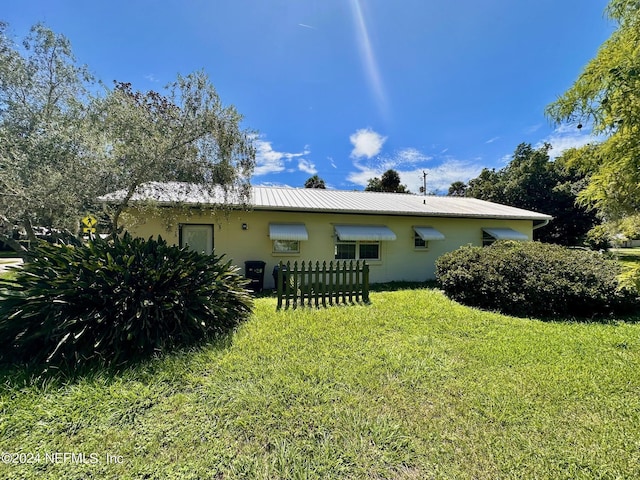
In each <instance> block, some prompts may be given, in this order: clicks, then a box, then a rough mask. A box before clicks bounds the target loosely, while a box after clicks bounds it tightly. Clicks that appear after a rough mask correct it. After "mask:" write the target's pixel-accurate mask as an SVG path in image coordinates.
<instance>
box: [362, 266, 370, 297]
mask: <svg viewBox="0 0 640 480" xmlns="http://www.w3.org/2000/svg"><path fill="white" fill-rule="evenodd" d="M362 301H363V302H365V303H369V264H368V263H367V262H366V261H365V262H362Z"/></svg>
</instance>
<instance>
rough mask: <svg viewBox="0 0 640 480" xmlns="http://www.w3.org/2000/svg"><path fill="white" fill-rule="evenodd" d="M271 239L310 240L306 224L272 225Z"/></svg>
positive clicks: (270, 228)
mask: <svg viewBox="0 0 640 480" xmlns="http://www.w3.org/2000/svg"><path fill="white" fill-rule="evenodd" d="M269 238H271V240H298V241H300V240H309V234H308V233H307V228H306V227H305V226H304V223H270V224H269Z"/></svg>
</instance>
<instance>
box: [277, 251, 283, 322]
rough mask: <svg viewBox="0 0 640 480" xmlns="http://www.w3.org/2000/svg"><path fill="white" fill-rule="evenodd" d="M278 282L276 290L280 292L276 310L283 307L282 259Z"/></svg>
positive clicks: (279, 266)
mask: <svg viewBox="0 0 640 480" xmlns="http://www.w3.org/2000/svg"><path fill="white" fill-rule="evenodd" d="M276 283H277V285H276V290H277V292H278V306H277V307H276V310H280V309H281V308H282V260H280V262H278V275H277V279H276Z"/></svg>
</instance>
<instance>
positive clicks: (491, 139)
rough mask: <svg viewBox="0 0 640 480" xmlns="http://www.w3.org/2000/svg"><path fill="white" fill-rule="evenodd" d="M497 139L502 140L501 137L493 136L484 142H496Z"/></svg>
mask: <svg viewBox="0 0 640 480" xmlns="http://www.w3.org/2000/svg"><path fill="white" fill-rule="evenodd" d="M496 140H500V137H493V138H490V139H489V140H487V141H486V142H484V143H493V142H495V141H496Z"/></svg>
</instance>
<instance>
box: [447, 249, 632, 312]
mask: <svg viewBox="0 0 640 480" xmlns="http://www.w3.org/2000/svg"><path fill="white" fill-rule="evenodd" d="M619 275H620V265H619V264H618V263H617V262H616V261H615V260H611V259H608V258H607V257H606V256H604V255H601V254H598V253H596V252H589V251H583V250H572V249H568V248H566V247H561V246H559V245H552V244H545V243H540V242H496V243H494V244H493V245H491V246H490V247H485V248H483V247H470V246H467V247H462V248H459V249H458V250H455V251H453V252H449V253H447V254H445V255H443V256H442V257H440V258H439V259H438V260H437V261H436V278H437V279H438V282H439V284H440V286H441V288H442V289H443V290H444V292H445V293H446V294H447V295H448V296H449V297H450V298H452V299H454V300H456V301H459V302H460V303H464V304H466V305H471V306H476V307H480V308H485V309H489V310H498V311H501V312H503V313H509V314H515V315H523V316H541V317H552V316H572V317H595V316H601V315H606V314H611V313H624V312H627V311H630V310H632V309H634V308H637V307H638V292H637V290H635V289H632V288H627V287H625V286H624V285H621V284H620V281H619Z"/></svg>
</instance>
